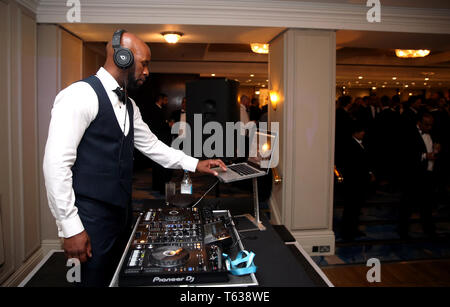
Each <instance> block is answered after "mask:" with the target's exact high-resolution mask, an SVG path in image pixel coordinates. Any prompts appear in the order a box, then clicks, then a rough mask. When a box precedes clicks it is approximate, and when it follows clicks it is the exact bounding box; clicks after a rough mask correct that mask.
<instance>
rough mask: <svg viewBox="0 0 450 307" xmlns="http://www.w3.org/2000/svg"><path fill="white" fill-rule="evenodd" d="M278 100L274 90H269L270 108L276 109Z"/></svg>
mask: <svg viewBox="0 0 450 307" xmlns="http://www.w3.org/2000/svg"><path fill="white" fill-rule="evenodd" d="M279 100H280V96H279V95H278V93H277V92H276V91H270V102H271V104H272V109H273V110H274V111H276V109H277V104H278V101H279Z"/></svg>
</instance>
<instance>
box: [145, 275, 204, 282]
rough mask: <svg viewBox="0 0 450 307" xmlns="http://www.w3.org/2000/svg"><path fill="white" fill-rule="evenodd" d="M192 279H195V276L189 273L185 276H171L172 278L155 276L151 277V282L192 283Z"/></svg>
mask: <svg viewBox="0 0 450 307" xmlns="http://www.w3.org/2000/svg"><path fill="white" fill-rule="evenodd" d="M194 281H195V277H194V276H191V275H188V276H186V277H172V278H170V277H167V278H164V277H163V278H161V277H158V276H156V277H154V278H153V282H154V283H173V282H176V283H180V282H186V283H193V282H194Z"/></svg>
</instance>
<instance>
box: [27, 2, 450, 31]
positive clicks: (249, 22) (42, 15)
mask: <svg viewBox="0 0 450 307" xmlns="http://www.w3.org/2000/svg"><path fill="white" fill-rule="evenodd" d="M36 1H37V0H34V1H32V4H31V5H28V6H31V8H33V7H34V5H35V3H36ZM20 2H25V1H24V0H22V1H20ZM365 3H366V2H365V1H361V4H349V3H341V4H337V3H317V2H313V1H311V2H305V1H276V0H270V1H269V0H268V1H259V0H243V1H240V0H228V1H223V0H222V1H209V0H191V1H179V0H155V1H145V0H133V1H126V2H124V1H122V0H81V22H82V23H117V24H120V23H122V24H191V25H229V26H265V27H270V26H272V27H289V28H309V29H347V30H367V31H388V32H417V33H442V34H449V33H450V10H448V9H430V8H412V7H392V6H385V5H384V6H383V5H382V6H381V22H379V23H376V22H375V23H369V22H368V21H367V19H366V14H367V11H368V10H369V8H368V7H366V6H365ZM69 9H70V7H66V1H61V0H41V1H39V4H38V6H37V10H36V12H37V22H38V23H67V22H68V21H67V20H66V14H67V12H68V10H69Z"/></svg>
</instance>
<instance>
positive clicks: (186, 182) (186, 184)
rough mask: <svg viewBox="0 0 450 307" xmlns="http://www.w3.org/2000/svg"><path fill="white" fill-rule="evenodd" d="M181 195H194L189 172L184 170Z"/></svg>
mask: <svg viewBox="0 0 450 307" xmlns="http://www.w3.org/2000/svg"><path fill="white" fill-rule="evenodd" d="M180 190H181V191H180V192H181V194H192V181H191V178H190V177H189V171H187V170H184V176H183V180H181V189H180Z"/></svg>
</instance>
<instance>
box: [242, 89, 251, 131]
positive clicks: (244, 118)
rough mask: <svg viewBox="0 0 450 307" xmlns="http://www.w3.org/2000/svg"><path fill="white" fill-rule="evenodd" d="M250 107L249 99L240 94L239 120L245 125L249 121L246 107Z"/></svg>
mask: <svg viewBox="0 0 450 307" xmlns="http://www.w3.org/2000/svg"><path fill="white" fill-rule="evenodd" d="M249 107H250V99H249V98H248V96H246V95H242V96H241V99H240V100H239V110H240V113H239V114H240V116H239V118H240V121H241V122H242V123H243V124H244V125H245V124H247V123H248V122H249V121H250V117H249V114H248V109H249Z"/></svg>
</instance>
